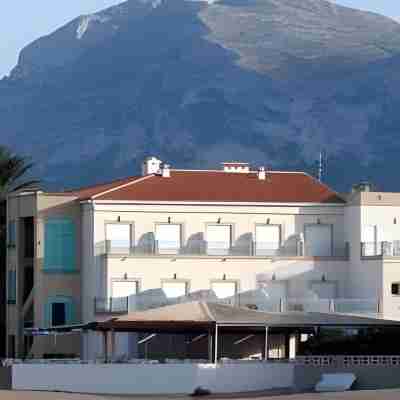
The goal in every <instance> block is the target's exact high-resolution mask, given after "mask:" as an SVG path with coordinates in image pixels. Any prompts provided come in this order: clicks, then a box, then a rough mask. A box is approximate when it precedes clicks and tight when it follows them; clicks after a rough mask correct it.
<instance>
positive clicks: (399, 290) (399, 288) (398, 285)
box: [390, 282, 400, 297]
mask: <svg viewBox="0 0 400 400" xmlns="http://www.w3.org/2000/svg"><path fill="white" fill-rule="evenodd" d="M394 285H397V289H398V293H393V286H394ZM390 294H391V295H392V296H394V297H399V296H400V282H392V283H391V284H390Z"/></svg>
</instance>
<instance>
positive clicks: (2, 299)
mask: <svg viewBox="0 0 400 400" xmlns="http://www.w3.org/2000/svg"><path fill="white" fill-rule="evenodd" d="M32 166H33V164H32V163H31V162H30V160H29V159H28V158H26V157H21V156H18V155H17V154H14V153H12V152H11V151H10V150H9V149H7V148H6V147H4V146H0V356H5V354H4V350H5V334H6V331H5V307H6V306H5V304H6V290H5V282H6V279H7V277H6V256H5V254H6V246H7V244H6V242H7V219H6V218H7V203H6V202H7V195H8V194H10V193H12V192H15V191H18V190H23V189H31V188H34V187H37V184H38V181H37V180H25V179H24V176H25V174H26V173H27V172H28V171H29V170H30V169H31V168H32Z"/></svg>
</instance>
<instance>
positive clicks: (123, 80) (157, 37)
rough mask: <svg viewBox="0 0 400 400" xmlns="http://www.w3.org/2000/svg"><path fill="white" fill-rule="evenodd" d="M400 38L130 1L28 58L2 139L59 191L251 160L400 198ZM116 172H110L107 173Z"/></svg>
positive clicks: (329, 13) (34, 47) (235, 8)
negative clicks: (153, 171)
mask: <svg viewBox="0 0 400 400" xmlns="http://www.w3.org/2000/svg"><path fill="white" fill-rule="evenodd" d="M399 66H400V25H398V24H397V23H396V22H394V21H392V20H390V19H387V18H384V17H382V16H379V15H375V14H371V13H366V12H361V11H357V10H352V9H348V8H344V7H339V6H335V5H332V4H331V3H328V2H325V1H323V0H245V1H244V0H223V1H217V2H212V1H210V2H208V3H206V2H193V1H183V0H153V1H146V0H144V1H141V0H129V1H127V2H125V3H122V4H121V5H119V6H116V7H112V8H109V9H107V10H104V11H102V12H100V13H97V14H94V15H89V16H82V17H79V18H77V19H75V20H74V21H72V22H71V23H69V24H67V25H66V26H64V27H62V28H60V29H59V30H58V31H56V32H54V33H53V34H51V35H49V36H47V37H44V38H41V39H38V40H37V41H35V42H34V43H32V44H31V45H29V46H27V47H26V48H25V49H23V50H22V52H21V55H20V60H19V63H18V65H17V66H16V67H15V69H14V70H13V72H12V74H11V75H10V77H8V78H6V79H3V80H2V81H0V120H1V121H2V123H1V125H0V138H1V139H0V141H1V142H3V143H7V144H10V145H12V146H13V147H14V148H15V149H16V150H18V151H21V152H26V153H28V154H32V156H33V158H34V160H35V161H36V163H37V171H36V173H37V174H41V175H43V176H44V177H45V179H46V180H47V181H48V182H49V184H51V185H52V186H54V185H55V186H59V187H60V186H64V185H66V184H81V183H87V182H94V181H103V180H107V179H110V178H113V177H116V176H120V175H126V174H132V173H135V172H137V170H136V171H135V169H138V166H139V163H140V161H141V159H142V158H143V157H144V155H148V154H156V155H159V156H160V157H161V158H163V159H165V160H167V161H169V162H170V163H172V164H173V165H174V166H180V167H182V166H191V167H193V166H194V167H196V166H202V167H209V166H215V165H216V163H217V162H219V161H223V160H232V159H235V160H236V159H238V160H244V161H250V162H253V163H254V164H256V165H257V164H258V165H267V166H271V167H274V168H285V169H286V168H301V169H308V170H311V169H312V168H313V163H314V160H315V159H316V157H317V154H318V152H319V151H320V149H321V148H324V149H326V150H327V152H328V154H329V158H330V162H329V168H328V182H329V183H331V184H333V185H336V187H337V188H338V189H340V190H344V189H348V187H349V185H350V184H351V183H353V182H355V181H357V180H360V179H366V178H367V179H371V180H373V181H375V182H376V183H379V184H381V187H382V188H383V189H387V190H389V189H392V190H400V184H399V183H398V182H397V179H396V177H397V175H396V166H397V157H398V156H397V154H398V150H400V138H399V135H398V128H399V127H400V118H399V117H398V114H399V113H398V112H397V110H398V103H399V102H400V96H399V94H398V93H399V90H398V89H399V88H400V85H399V82H398V81H399V78H398V68H399ZM104 165H107V168H106V169H105V168H104Z"/></svg>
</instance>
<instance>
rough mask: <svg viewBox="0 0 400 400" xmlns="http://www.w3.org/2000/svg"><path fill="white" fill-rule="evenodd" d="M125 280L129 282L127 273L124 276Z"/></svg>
mask: <svg viewBox="0 0 400 400" xmlns="http://www.w3.org/2000/svg"><path fill="white" fill-rule="evenodd" d="M124 279H125V280H128V274H127V273H126V272H125V274H124Z"/></svg>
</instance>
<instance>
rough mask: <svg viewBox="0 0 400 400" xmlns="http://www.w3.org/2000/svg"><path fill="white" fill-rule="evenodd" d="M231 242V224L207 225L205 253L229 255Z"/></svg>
mask: <svg viewBox="0 0 400 400" xmlns="http://www.w3.org/2000/svg"><path fill="white" fill-rule="evenodd" d="M231 244H232V226H231V225H207V254H208V255H217V256H223V255H229V253H230V249H231Z"/></svg>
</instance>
